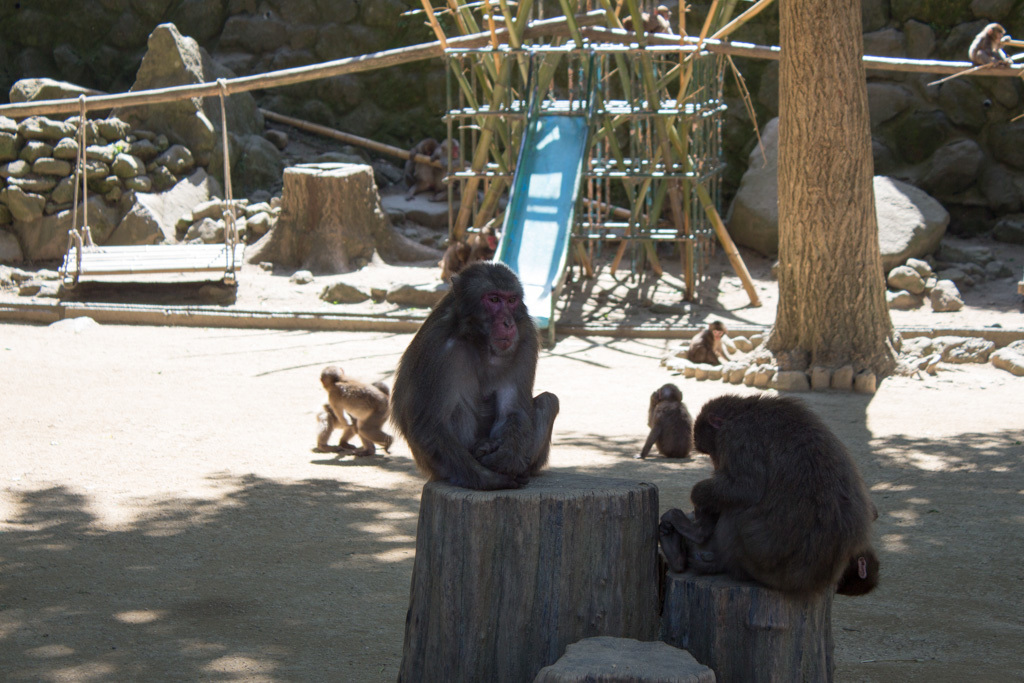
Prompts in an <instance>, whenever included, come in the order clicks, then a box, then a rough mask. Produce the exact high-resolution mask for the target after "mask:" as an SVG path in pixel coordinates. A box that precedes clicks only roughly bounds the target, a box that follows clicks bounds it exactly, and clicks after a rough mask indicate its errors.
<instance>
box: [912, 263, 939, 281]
mask: <svg viewBox="0 0 1024 683" xmlns="http://www.w3.org/2000/svg"><path fill="white" fill-rule="evenodd" d="M906 265H907V266H909V267H910V268H913V269H914V270H916V271H917V274H918V275H920V276H921V277H922V278H924V279H925V280H927V279H928V278H930V277H931V276H932V275H933V274H934V273H933V272H932V267H931V266H930V265H928V262H927V261H922V260H921V259H917V258H908V259H907V263H906Z"/></svg>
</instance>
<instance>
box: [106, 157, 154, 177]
mask: <svg viewBox="0 0 1024 683" xmlns="http://www.w3.org/2000/svg"><path fill="white" fill-rule="evenodd" d="M110 170H111V171H113V172H114V175H116V176H117V177H118V178H134V177H135V176H137V175H142V174H143V173H145V171H146V164H144V163H142V160H141V159H139V158H138V157H134V156H132V155H131V154H124V153H123V152H122V153H121V154H118V155H117V156H116V157H114V163H112V164H111V165H110Z"/></svg>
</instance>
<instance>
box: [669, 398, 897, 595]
mask: <svg viewBox="0 0 1024 683" xmlns="http://www.w3.org/2000/svg"><path fill="white" fill-rule="evenodd" d="M693 434H694V444H695V445H696V447H697V449H698V450H700V451H702V452H704V453H707V454H708V455H710V456H711V463H712V464H713V465H714V468H715V471H714V473H713V474H712V475H711V478H710V479H705V480H703V481H699V482H697V484H696V485H695V486H694V487H693V490H692V492H691V493H690V500H691V501H692V502H693V505H694V518H692V519H691V518H690V517H689V516H687V515H686V514H685V513H683V512H682V511H681V510H676V509H673V510H669V511H668V512H666V513H665V514H664V515H662V518H661V526H660V533H661V547H662V552H664V554H665V558H666V560H668V564H669V567H670V568H671V569H672V570H673V571H684V570H685V569H687V568H689V569H691V570H692V571H695V572H696V573H698V574H720V573H728V574H730V575H732V576H733V577H735V578H738V579H753V580H755V581H758V582H760V583H762V584H764V585H766V586H768V587H769V588H774V589H776V590H780V591H784V592H787V593H793V594H804V595H806V594H812V593H816V592H820V591H824V590H828V589H831V588H832V587H835V590H836V592H838V593H842V594H844V595H862V594H864V593H867V592H869V591H871V590H872V589H873V588H874V587H875V586H876V585H877V584H878V556H877V555H876V554H875V551H874V549H873V548H872V546H871V525H872V522H873V521H874V520H875V518H876V517H877V516H878V512H877V510H876V508H875V506H874V504H872V502H871V500H870V498H869V497H868V491H867V487H866V486H865V485H864V481H863V480H862V479H861V476H860V473H859V472H858V470H857V466H856V464H855V463H854V462H853V459H852V458H851V457H850V454H849V453H848V452H847V450H846V448H845V447H844V446H843V444H842V442H840V441H839V439H838V438H836V436H835V435H834V434H833V433H832V432H831V431H830V430H829V429H828V427H826V426H825V424H824V423H823V422H822V421H821V420H820V419H818V417H817V416H816V415H815V414H814V413H812V412H811V411H810V410H808V409H807V407H806V406H804V404H803V403H801V402H800V401H798V400H796V399H793V398H788V397H781V396H746V397H741V396H720V397H719V398H716V399H712V400H711V401H709V402H708V403H706V404H705V405H704V407H703V409H702V410H701V411H700V414H699V415H698V416H697V421H696V423H695V424H694V429H693Z"/></svg>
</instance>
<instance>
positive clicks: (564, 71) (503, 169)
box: [445, 8, 725, 326]
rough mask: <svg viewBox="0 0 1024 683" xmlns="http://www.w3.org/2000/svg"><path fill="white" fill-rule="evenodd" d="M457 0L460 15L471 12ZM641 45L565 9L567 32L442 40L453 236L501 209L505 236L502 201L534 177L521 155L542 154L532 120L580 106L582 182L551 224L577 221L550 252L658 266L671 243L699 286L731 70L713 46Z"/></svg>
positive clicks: (691, 290)
mask: <svg viewBox="0 0 1024 683" xmlns="http://www.w3.org/2000/svg"><path fill="white" fill-rule="evenodd" d="M463 10H464V12H463V14H462V18H463V21H464V22H465V21H467V17H469V18H471V17H472V13H471V12H469V10H468V9H466V8H463ZM588 16H593V15H588ZM612 16H614V15H608V17H612ZM603 20H604V21H607V22H610V23H614V20H612V19H610V18H603ZM478 28H479V27H477V26H476V25H467V26H466V29H467V31H475V30H478ZM484 30H486V29H484ZM638 35H639V36H640V38H639V42H638ZM645 43H646V41H645V40H644V39H643V37H642V33H641V34H634V33H629V34H627V33H626V32H624V31H622V30H618V31H616V30H614V29H608V28H606V27H603V26H600V27H599V26H581V25H577V24H575V23H574V22H573V21H572V19H571V18H569V21H568V31H567V35H566V37H565V38H562V39H559V38H557V37H555V38H551V37H550V35H548V36H545V42H544V43H535V42H532V41H531V40H529V39H528V38H525V37H521V36H516V35H515V31H514V29H513V30H510V31H509V32H508V39H507V40H504V41H501V42H499V41H498V40H497V38H496V37H495V40H493V41H492V44H490V45H488V46H486V47H478V48H448V49H447V50H446V51H445V56H446V59H447V62H448V113H447V116H446V120H447V123H448V133H449V137H450V138H451V139H454V140H457V141H458V142H459V144H460V149H461V150H462V159H463V160H464V166H463V167H462V168H461V169H459V170H457V171H455V172H453V173H452V174H451V175H450V180H451V181H454V182H450V183H449V186H450V196H451V197H452V198H453V199H454V198H455V197H456V196H458V197H460V198H461V199H462V201H461V205H460V207H459V210H458V211H453V212H452V213H451V215H452V219H451V226H450V227H451V234H452V236H453V237H454V238H455V239H460V238H462V236H463V235H464V234H465V232H467V231H473V230H479V229H480V228H482V227H483V226H485V225H487V224H488V223H489V222H491V221H494V220H495V219H496V218H497V217H498V216H499V215H502V214H504V221H503V226H504V232H503V235H507V234H508V231H509V227H512V228H517V227H518V226H517V225H516V223H515V216H514V215H513V217H512V219H513V220H512V222H511V223H510V220H509V211H508V208H509V207H511V208H513V209H516V207H517V204H516V197H517V195H519V196H520V197H521V196H522V195H523V194H524V193H526V192H528V191H529V188H530V187H531V186H537V184H538V176H537V173H538V172H537V171H536V170H533V169H532V167H531V170H530V171H529V172H528V173H525V171H526V167H525V166H524V161H525V162H529V161H531V160H532V159H533V157H534V155H535V153H538V152H539V151H538V150H533V149H530V148H529V145H530V143H529V141H530V139H531V138H530V135H529V133H530V131H531V130H532V128H531V126H535V125H537V120H538V119H539V118H542V117H549V116H556V115H562V116H565V115H569V116H580V117H585V120H586V134H585V136H584V137H585V140H586V143H585V144H583V145H581V146H580V151H579V154H580V155H581V156H580V159H579V162H580V164H579V166H580V174H579V178H578V180H579V186H578V188H577V191H576V192H574V193H573V201H572V204H571V208H569V209H568V210H565V211H564V213H563V215H559V216H551V218H552V219H553V220H552V224H554V223H557V222H559V221H561V222H565V221H570V222H571V225H570V226H569V228H570V230H569V232H568V234H567V237H568V240H567V241H566V242H565V244H564V245H562V244H560V243H556V244H553V245H551V248H552V249H553V251H552V254H551V256H550V259H551V261H552V262H557V261H559V259H560V258H562V259H563V260H564V254H560V253H559V249H560V248H563V247H564V250H565V251H567V252H568V254H569V257H570V258H573V259H575V261H576V262H577V263H578V264H579V265H580V266H581V267H582V268H583V270H584V272H586V273H587V274H592V273H593V263H594V257H595V255H597V254H602V253H609V254H610V253H611V252H610V250H611V249H612V248H614V250H615V251H614V256H613V257H612V261H611V266H610V267H611V268H612V269H613V270H616V269H619V268H620V267H623V266H624V260H628V267H630V268H631V269H634V270H638V269H640V268H641V267H643V265H644V264H650V266H651V268H652V269H653V270H654V272H655V273H657V274H660V273H661V265H660V263H659V260H658V252H657V250H656V248H655V245H656V244H657V243H658V242H662V241H671V242H675V243H676V244H678V245H679V253H680V255H681V260H682V273H683V278H684V280H685V283H686V296H687V298H691V299H692V298H693V297H694V294H695V285H696V282H697V281H699V279H700V277H701V275H702V273H703V269H704V266H705V265H706V263H707V261H708V259H709V256H710V254H711V250H712V249H713V248H714V244H715V239H714V229H713V226H712V222H711V220H712V219H711V216H712V215H713V216H717V211H718V206H719V186H720V175H721V171H722V165H721V161H720V155H719V151H720V138H721V120H722V115H723V112H724V110H725V105H724V104H723V102H722V97H721V92H722V82H723V71H724V68H723V64H722V62H721V58H720V57H717V56H714V55H712V54H710V53H707V52H703V51H700V50H693V49H688V50H686V51H683V50H681V49H680V47H679V46H672V45H649V44H645ZM561 134H562V135H565V133H564V132H563V133H561ZM570 161H571V160H570ZM568 166H570V167H571V163H569V164H568ZM566 172H569V169H567V170H566ZM541 173H550V170H548V171H541ZM506 196H509V200H508V205H507V206H506V205H504V204H503V202H504V198H505V197H506ZM453 206H454V205H453ZM524 220H525V219H524ZM552 229H555V228H554V225H552ZM538 234H539V233H537V232H532V233H529V236H530V237H531V239H533V240H534V241H536V240H537V235H538ZM503 240H506V241H507V240H508V238H507V237H504V236H503ZM631 246H632V247H633V248H630V247H631ZM533 251H534V253H533V254H532V257H533V258H536V259H542V258H543V256H542V255H540V254H537V253H535V252H536V250H533ZM501 256H502V250H499V258H500V257H501ZM552 285H553V286H557V282H555V283H552ZM541 318H542V322H543V316H541ZM542 326H543V325H542Z"/></svg>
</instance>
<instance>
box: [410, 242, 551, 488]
mask: <svg viewBox="0 0 1024 683" xmlns="http://www.w3.org/2000/svg"><path fill="white" fill-rule="evenodd" d="M538 352H539V341H538V338H537V328H536V326H535V325H534V323H533V321H532V320H531V319H530V316H529V314H528V313H527V312H526V306H525V305H524V304H523V288H522V285H520V283H519V278H518V277H516V274H515V273H514V272H513V271H512V270H511V269H510V268H509V267H508V266H506V265H504V264H502V263H493V262H480V263H474V264H472V265H470V266H469V267H467V268H466V269H465V270H464V271H462V273H460V274H459V275H456V276H455V277H453V278H452V288H451V290H450V291H449V292H448V294H447V295H445V297H444V298H443V299H442V300H441V302H440V303H439V304H438V305H437V308H435V309H434V311H433V312H432V313H431V314H430V315H429V316H428V317H427V319H426V320H425V321H424V322H423V325H422V326H421V327H420V329H419V332H417V333H416V336H415V337H413V339H412V342H410V343H409V347H408V348H407V349H406V350H405V353H404V354H403V355H402V359H401V361H400V362H399V364H398V371H397V374H396V375H395V385H394V390H393V392H392V397H391V415H392V421H393V422H394V424H395V426H396V427H398V429H399V431H401V432H402V434H403V435H404V436H405V440H406V441H407V442H408V443H409V448H410V450H411V451H412V455H413V458H414V459H415V460H416V464H417V465H418V466H419V467H420V469H421V470H423V472H424V473H425V474H427V475H429V476H430V478H431V479H440V480H443V481H447V482H450V483H452V484H455V485H457V486H463V487H466V488H471V489H507V488H517V487H519V486H522V485H523V484H525V483H526V481H527V480H528V479H529V477H530V476H532V475H534V474H536V473H537V472H538V471H539V470H540V469H541V468H542V467H544V465H545V464H546V463H547V459H548V451H549V449H550V447H551V429H552V426H553V424H554V421H555V416H556V415H557V414H558V398H557V397H556V396H555V395H554V394H551V393H547V392H544V393H542V394H540V395H538V396H537V397H536V398H534V397H533V380H534V375H535V373H536V370H537V355H538Z"/></svg>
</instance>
